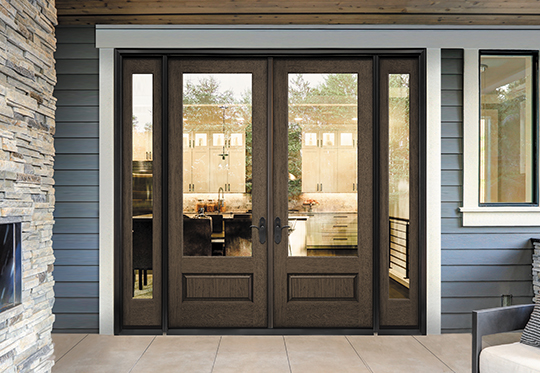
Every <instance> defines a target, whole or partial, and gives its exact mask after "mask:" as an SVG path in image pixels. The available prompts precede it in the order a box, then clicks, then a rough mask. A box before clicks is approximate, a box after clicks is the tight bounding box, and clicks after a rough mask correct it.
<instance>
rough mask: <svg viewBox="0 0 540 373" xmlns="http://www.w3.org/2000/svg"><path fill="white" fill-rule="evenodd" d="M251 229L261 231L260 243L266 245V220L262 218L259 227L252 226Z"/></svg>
mask: <svg viewBox="0 0 540 373" xmlns="http://www.w3.org/2000/svg"><path fill="white" fill-rule="evenodd" d="M250 228H257V230H258V231H259V242H260V243H265V242H266V219H265V218H260V219H259V226H258V227H257V226H256V225H252V226H250Z"/></svg>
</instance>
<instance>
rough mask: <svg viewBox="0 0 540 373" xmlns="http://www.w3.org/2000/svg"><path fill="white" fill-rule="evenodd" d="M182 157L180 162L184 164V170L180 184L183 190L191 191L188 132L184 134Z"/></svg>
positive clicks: (191, 178) (191, 153) (190, 158)
mask: <svg viewBox="0 0 540 373" xmlns="http://www.w3.org/2000/svg"><path fill="white" fill-rule="evenodd" d="M182 157H183V162H182V163H183V165H184V171H183V172H182V178H183V179H182V181H183V182H182V186H183V188H184V190H187V191H189V192H191V191H192V184H193V177H192V166H193V164H192V162H193V150H192V149H191V139H190V137H189V134H187V135H184V141H183V150H182Z"/></svg>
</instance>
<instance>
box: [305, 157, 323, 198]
mask: <svg viewBox="0 0 540 373" xmlns="http://www.w3.org/2000/svg"><path fill="white" fill-rule="evenodd" d="M319 154H320V151H319V148H318V147H313V148H311V147H309V148H307V147H304V148H302V192H303V193H313V192H318V191H319V182H320V180H319V166H320V155H319Z"/></svg>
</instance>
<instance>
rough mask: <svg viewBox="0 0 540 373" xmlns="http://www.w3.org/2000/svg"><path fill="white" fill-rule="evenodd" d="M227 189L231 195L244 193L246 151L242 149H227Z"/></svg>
mask: <svg viewBox="0 0 540 373" xmlns="http://www.w3.org/2000/svg"><path fill="white" fill-rule="evenodd" d="M227 189H228V191H229V192H233V193H244V192H245V191H246V149H245V148H244V147H230V148H229V169H228V170H227Z"/></svg>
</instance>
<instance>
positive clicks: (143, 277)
mask: <svg viewBox="0 0 540 373" xmlns="http://www.w3.org/2000/svg"><path fill="white" fill-rule="evenodd" d="M132 83H133V85H132V86H133V101H132V102H133V107H132V113H133V114H132V121H133V132H132V133H133V163H132V164H133V168H132V185H133V193H132V201H133V204H132V206H133V208H132V209H133V210H132V212H133V228H132V229H133V298H141V299H144V298H152V297H153V286H152V283H153V282H152V278H153V271H152V209H153V195H152V187H153V179H154V178H153V166H152V163H153V146H152V141H153V136H152V131H153V113H152V107H153V106H152V105H153V98H152V90H153V89H152V88H153V87H152V74H133V76H132Z"/></svg>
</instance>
